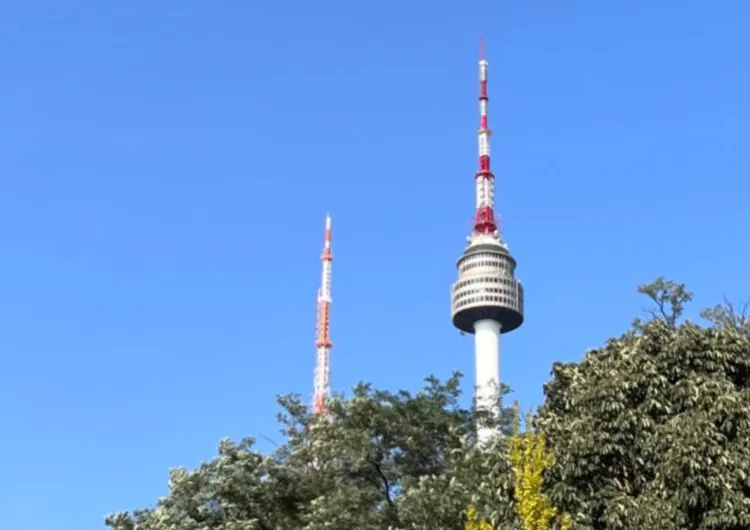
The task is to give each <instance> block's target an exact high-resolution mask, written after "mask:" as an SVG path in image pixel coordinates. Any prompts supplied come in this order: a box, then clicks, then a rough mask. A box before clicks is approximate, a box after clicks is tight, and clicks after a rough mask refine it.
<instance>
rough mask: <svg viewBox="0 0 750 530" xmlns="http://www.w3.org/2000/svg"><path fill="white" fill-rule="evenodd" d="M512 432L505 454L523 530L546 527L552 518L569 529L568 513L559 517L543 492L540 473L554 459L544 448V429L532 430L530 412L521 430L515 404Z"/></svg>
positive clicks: (548, 526) (545, 528)
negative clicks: (507, 454)
mask: <svg viewBox="0 0 750 530" xmlns="http://www.w3.org/2000/svg"><path fill="white" fill-rule="evenodd" d="M515 416H516V420H515V425H514V429H513V431H514V434H513V437H512V438H511V440H510V448H509V456H510V461H511V463H512V465H513V473H514V475H515V486H514V491H515V498H516V510H517V511H518V515H519V517H520V520H521V527H522V529H523V530H549V529H550V528H552V525H553V522H554V520H555V519H559V524H560V528H561V529H562V530H569V529H570V527H571V519H570V516H569V515H568V514H564V515H562V516H561V517H560V516H559V514H558V510H557V509H556V508H555V507H554V506H553V505H552V501H551V500H550V498H549V497H548V496H547V494H546V493H545V492H544V489H543V486H544V473H545V472H546V471H547V469H548V468H549V467H550V465H552V463H553V462H554V457H553V455H552V453H551V452H550V451H549V450H548V449H547V443H546V437H545V435H544V433H541V432H538V431H535V430H534V427H533V416H532V415H531V413H528V414H527V415H526V432H521V430H520V425H521V421H520V420H521V417H520V411H519V410H518V408H516V414H515Z"/></svg>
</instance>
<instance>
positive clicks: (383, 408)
mask: <svg viewBox="0 0 750 530" xmlns="http://www.w3.org/2000/svg"><path fill="white" fill-rule="evenodd" d="M459 383H460V375H459V374H456V375H454V377H452V378H451V379H449V380H448V381H447V382H445V383H442V382H440V381H438V380H437V379H435V378H428V379H427V382H426V385H425V386H424V388H422V390H420V391H419V392H417V393H416V394H412V393H409V392H406V391H400V392H395V393H393V392H387V391H382V390H375V389H373V388H372V387H371V386H369V385H366V384H361V385H359V386H358V387H357V388H355V389H354V392H353V395H352V397H351V398H349V399H343V398H341V397H338V398H336V399H334V400H332V402H331V403H330V404H329V410H330V414H329V415H328V416H323V417H314V416H312V415H311V414H310V412H309V411H308V409H307V407H306V406H305V405H304V404H303V403H302V402H301V401H300V399H299V397H298V396H286V397H283V398H280V403H281V405H282V407H283V413H282V414H281V415H280V418H279V419H280V421H281V423H282V425H283V433H284V435H285V438H286V441H285V443H284V444H282V445H281V446H279V447H278V448H277V449H276V450H275V451H274V452H273V453H271V454H270V455H266V456H264V455H262V454H260V453H259V452H257V451H256V450H254V449H253V443H252V440H250V439H248V440H245V441H243V442H241V443H239V444H234V443H232V442H230V441H226V440H225V441H222V443H221V444H220V446H219V454H218V456H217V457H216V458H215V459H214V460H212V461H210V462H208V463H204V464H203V465H201V466H200V467H199V468H197V469H196V470H194V471H187V470H185V469H177V470H174V471H172V472H171V478H170V489H169V493H168V495H167V496H166V497H164V498H163V499H161V500H159V501H158V503H157V504H156V506H154V507H153V508H151V509H147V510H140V511H135V512H132V513H119V514H114V515H112V516H109V517H108V518H107V520H106V522H107V525H108V526H109V527H110V528H112V529H113V530H172V529H174V528H179V529H180V530H213V529H216V530H280V529H290V530H291V529H295V530H297V529H301V530H318V529H321V530H322V529H324V528H325V529H327V530H338V529H340V530H351V529H354V528H356V529H358V530H369V529H373V530H375V529H377V530H381V529H382V530H385V529H389V528H390V529H402V530H405V529H413V530H422V529H423V530H428V529H429V530H432V529H434V528H441V529H443V530H452V529H455V530H459V529H460V530H463V526H464V518H465V511H466V506H468V505H469V504H470V503H472V502H477V503H479V504H481V505H482V506H486V507H488V508H487V510H486V511H487V515H488V516H489V517H492V518H494V520H495V523H497V525H499V524H501V521H503V520H512V519H513V506H512V476H511V470H510V466H509V465H508V463H507V458H505V456H504V454H505V453H504V449H500V448H498V449H497V450H496V451H494V452H493V453H490V454H491V455H495V456H489V457H488V455H487V453H485V452H483V451H479V450H478V449H477V448H476V447H475V440H474V434H473V426H474V422H475V419H476V418H475V414H474V412H473V411H472V410H471V409H464V408H462V407H460V406H459V404H458V399H459V397H460V395H461V392H460V389H459ZM508 416H509V415H508V414H506V415H505V416H504V417H506V419H507V417H508ZM495 528H500V526H495Z"/></svg>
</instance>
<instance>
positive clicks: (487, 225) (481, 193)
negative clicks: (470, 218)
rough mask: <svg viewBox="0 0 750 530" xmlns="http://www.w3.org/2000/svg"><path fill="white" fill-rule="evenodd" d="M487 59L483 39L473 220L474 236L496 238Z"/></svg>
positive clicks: (480, 49)
mask: <svg viewBox="0 0 750 530" xmlns="http://www.w3.org/2000/svg"><path fill="white" fill-rule="evenodd" d="M488 101H489V97H488V96H487V59H485V56H484V37H482V39H481V41H480V45H479V130H478V131H477V136H478V138H479V170H478V171H477V174H476V195H477V211H476V216H475V218H474V230H473V233H474V235H493V236H495V237H498V229H497V222H496V221H495V175H494V173H492V169H491V167H490V136H492V130H491V129H490V128H489V124H488V123H487V103H488Z"/></svg>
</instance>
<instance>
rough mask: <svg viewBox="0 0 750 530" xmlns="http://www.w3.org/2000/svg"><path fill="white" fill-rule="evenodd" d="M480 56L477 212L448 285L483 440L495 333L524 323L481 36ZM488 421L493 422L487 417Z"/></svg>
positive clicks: (490, 433) (496, 405)
mask: <svg viewBox="0 0 750 530" xmlns="http://www.w3.org/2000/svg"><path fill="white" fill-rule="evenodd" d="M481 48H482V50H481V52H480V57H479V131H478V136H479V170H478V171H477V173H476V176H475V181H476V182H475V187H476V190H475V191H476V199H477V206H476V214H475V218H474V227H473V229H472V233H471V236H470V237H469V238H468V245H467V247H466V248H465V249H464V251H463V253H462V254H461V257H460V258H459V259H458V263H457V264H456V265H457V269H458V280H457V281H456V282H455V283H454V284H453V287H452V289H451V315H452V320H453V325H454V326H456V327H457V328H458V329H459V330H461V331H463V332H464V333H471V334H473V335H474V351H475V366H476V404H477V409H478V410H482V411H483V412H484V413H485V414H483V415H482V416H483V419H481V417H480V424H479V425H477V439H478V441H479V443H480V444H482V445H484V444H486V443H487V442H488V441H490V440H491V439H492V438H493V437H494V436H495V435H496V434H497V433H498V432H499V431H498V429H497V427H498V425H497V420H498V419H499V418H500V398H501V396H500V390H501V385H500V335H501V334H503V333H508V332H510V331H513V330H514V329H517V328H518V327H519V326H521V324H523V287H522V286H521V281H520V280H518V279H517V278H516V276H515V272H516V260H515V258H514V257H513V256H511V255H510V251H509V250H508V245H506V244H505V242H504V241H503V240H502V238H501V237H500V233H499V230H498V227H497V222H496V221H495V175H494V174H493V173H492V169H491V168H490V135H491V134H492V133H491V131H490V129H489V126H488V123H487V101H488V97H487V60H486V59H485V58H484V40H482V46H481ZM490 420H492V421H490Z"/></svg>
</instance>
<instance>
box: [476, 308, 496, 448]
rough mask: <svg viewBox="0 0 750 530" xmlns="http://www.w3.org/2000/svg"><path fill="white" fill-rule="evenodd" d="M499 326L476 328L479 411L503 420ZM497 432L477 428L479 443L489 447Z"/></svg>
mask: <svg viewBox="0 0 750 530" xmlns="http://www.w3.org/2000/svg"><path fill="white" fill-rule="evenodd" d="M501 327H502V326H501V325H500V323H499V322H496V321H494V320H479V321H477V322H476V323H475V324H474V346H475V354H476V361H475V362H476V371H477V372H476V374H477V380H476V384H477V390H476V392H477V394H476V401H477V408H478V409H483V410H486V411H489V412H491V413H492V415H493V416H494V417H495V418H497V419H499V418H500V405H499V403H500V401H499V400H500V329H501ZM495 434H496V429H495V428H491V427H486V426H483V425H477V438H478V443H479V444H480V445H483V444H485V443H487V442H488V441H489V440H490V439H491V438H492V437H493V436H494V435H495Z"/></svg>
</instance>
